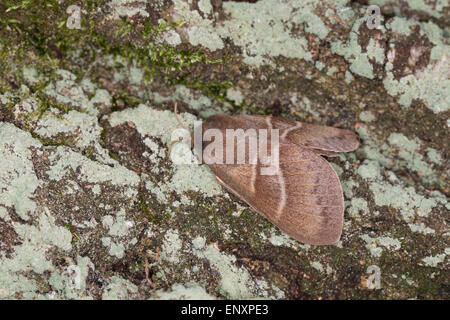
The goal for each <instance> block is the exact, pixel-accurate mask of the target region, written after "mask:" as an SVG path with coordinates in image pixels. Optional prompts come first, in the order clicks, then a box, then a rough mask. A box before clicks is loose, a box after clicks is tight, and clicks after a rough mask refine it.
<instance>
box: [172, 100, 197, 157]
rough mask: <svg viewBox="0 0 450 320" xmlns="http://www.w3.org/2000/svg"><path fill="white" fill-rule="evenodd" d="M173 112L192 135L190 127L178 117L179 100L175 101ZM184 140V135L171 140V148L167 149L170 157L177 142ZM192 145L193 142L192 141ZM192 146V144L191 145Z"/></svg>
mask: <svg viewBox="0 0 450 320" xmlns="http://www.w3.org/2000/svg"><path fill="white" fill-rule="evenodd" d="M173 109H174V110H173V113H174V114H175V119H177V122H178V124H179V125H180V126H182V127H183V129H185V130H187V131H188V132H189V133H190V134H191V135H192V131H191V130H190V129H189V127H188V126H187V125H186V124H184V123H183V121H181V120H180V118H179V117H178V102H175V105H174V108H173ZM181 141H183V137H179V138H178V139H176V140H173V141H171V142H170V145H169V150H168V151H167V156H168V157H169V158H170V153H171V152H172V147H173V145H174V144H175V143H178V142H181ZM191 145H192V142H191ZM191 147H192V146H191Z"/></svg>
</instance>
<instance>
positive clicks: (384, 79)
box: [0, 0, 450, 299]
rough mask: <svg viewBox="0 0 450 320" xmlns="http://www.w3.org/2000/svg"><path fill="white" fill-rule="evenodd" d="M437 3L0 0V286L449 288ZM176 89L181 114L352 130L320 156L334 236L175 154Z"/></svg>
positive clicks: (4, 294) (356, 292) (448, 86)
mask: <svg viewBox="0 0 450 320" xmlns="http://www.w3.org/2000/svg"><path fill="white" fill-rule="evenodd" d="M370 4H371V5H377V6H379V8H380V12H381V13H382V15H381V17H380V25H379V26H378V27H376V28H373V29H372V28H370V26H369V25H368V23H367V22H368V20H369V19H371V17H372V15H371V13H367V6H368V5H370ZM70 5H76V6H78V8H79V9H80V17H81V28H80V29H77V28H72V26H73V25H71V24H70V23H69V22H71V21H72V20H70V19H74V18H75V17H74V16H70V15H69V13H67V11H66V10H67V8H68V7H69V6H70ZM449 10H450V5H449V3H448V1H431V0H421V1H407V2H406V1H394V0H392V1H378V0H376V1H375V0H374V1H369V3H368V4H367V1H346V0H340V1H319V0H317V1H316V0H310V1H288V0H284V1H276V0H259V1H239V2H234V1H221V0H191V1H187V0H173V1H171V0H159V1H137V0H97V1H94V0H83V1H78V2H77V1H69V2H68V3H66V2H64V4H60V3H59V2H57V1H51V0H47V1H3V2H2V3H0V154H1V159H2V160H1V161H0V234H1V236H0V298H31V299H35V298H49V299H60V298H75V299H82V298H87V299H101V298H103V299H117V298H118V299H126V298H133V299H148V298H154V299H183V298H187V299H189V298H200V299H217V298H219V299H223V298H254V297H265V298H273V299H317V298H323V299H361V298H362V299H366V298H380V299H404V298H419V299H448V298H449V293H448V287H449V278H450V277H449V276H450V273H449V255H450V244H449V235H450V234H449V231H448V224H449V214H448V213H449V209H450V204H449V202H448V195H449V192H450V190H449V187H448V186H449V175H448V174H449V166H448V160H447V159H448V150H449V139H448V128H449V120H448V116H449V112H450V111H449V106H450V63H449V61H450V60H449V59H450V46H449V40H448V35H449V25H448V21H450V19H449V18H450V14H449ZM69 20H70V21H69ZM68 21H69V22H68ZM175 102H177V103H178V106H179V109H180V111H181V118H182V120H183V121H184V122H185V123H186V124H188V125H192V124H193V122H194V121H195V120H201V119H204V118H205V117H207V116H209V115H211V114H214V113H219V112H220V113H227V114H239V113H256V114H273V115H277V116H282V117H286V118H290V119H295V120H299V121H304V122H309V123H316V124H326V125H335V126H339V127H342V128H348V129H352V130H355V131H356V132H358V134H359V135H360V138H361V142H362V144H361V147H360V148H359V149H358V150H356V151H355V152H353V153H348V154H343V155H341V156H339V157H337V158H330V159H328V160H329V161H330V162H331V163H332V165H333V167H334V168H335V170H336V172H337V173H338V175H339V176H340V179H341V182H342V186H343V190H344V196H345V204H346V210H345V223H344V230H343V236H342V238H341V241H340V242H339V243H337V244H336V245H333V246H325V247H316V246H309V245H304V244H301V243H298V242H296V241H294V240H292V239H290V238H289V237H287V236H286V235H284V234H283V233H282V232H280V231H279V230H278V229H277V228H276V227H274V226H273V225H271V224H270V223H269V222H268V221H267V220H265V219H264V218H263V217H261V216H259V215H258V214H257V213H255V212H253V211H252V210H251V209H250V208H249V207H248V206H247V205H246V204H245V203H243V202H241V201H240V200H239V199H237V198H236V197H235V196H233V195H231V194H229V193H227V192H226V191H225V190H224V189H223V188H221V187H220V185H219V184H218V183H217V182H216V181H215V179H214V176H213V175H212V173H211V172H210V171H209V169H208V168H207V166H204V165H200V166H199V165H177V164H174V163H172V162H171V161H170V159H169V158H168V155H167V152H168V148H169V145H170V142H171V141H172V140H173V136H172V133H173V132H174V131H175V130H176V129H177V128H178V127H179V124H178V122H177V121H176V119H175V117H174V114H173V106H174V103H175ZM181 147H182V145H180V144H178V145H174V147H173V153H174V154H177V152H181V150H180V148H181ZM377 279H378V280H379V283H377V281H376V280H377Z"/></svg>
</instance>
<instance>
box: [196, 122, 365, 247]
mask: <svg viewBox="0 0 450 320" xmlns="http://www.w3.org/2000/svg"><path fill="white" fill-rule="evenodd" d="M195 131H197V133H198V131H200V135H199V134H196V132H195ZM208 132H209V134H207V133H208ZM236 132H237V133H236ZM212 133H214V134H212ZM255 134H256V138H257V139H256V140H257V143H254V142H255V141H254V140H253V141H252V138H254V137H255ZM191 135H192V136H191V139H193V140H194V149H195V151H196V153H197V155H201V157H203V159H202V160H203V161H204V163H206V164H208V166H209V167H210V169H211V170H212V172H213V173H214V175H215V176H216V179H217V180H218V182H219V183H220V184H221V185H222V186H224V187H225V188H226V189H227V190H228V191H230V192H232V193H233V194H235V195H236V196H237V197H238V198H240V199H241V200H243V201H244V202H246V203H247V204H248V205H249V206H251V207H252V208H253V209H254V210H255V211H256V212H258V213H260V214H261V215H263V216H264V217H266V218H267V219H268V220H269V221H271V222H272V223H273V224H274V225H275V226H277V227H278V228H279V229H281V230H282V231H283V232H285V233H286V234H287V235H289V236H290V237H292V238H293V239H295V240H297V241H299V242H302V243H306V244H312V245H329V244H333V243H336V242H337V241H339V239H340V237H341V233H342V227H343V219H344V197H343V193H342V187H341V183H340V181H339V177H338V175H337V174H336V172H335V171H334V170H333V168H332V167H331V165H330V164H329V163H328V162H327V161H326V160H325V158H323V157H322V156H327V157H333V156H336V155H337V154H338V153H339V152H349V151H353V150H356V149H357V148H358V146H359V137H358V135H357V134H355V133H354V132H353V131H350V130H345V129H339V128H334V127H329V126H321V125H313V124H307V123H302V122H297V121H293V120H288V119H284V118H279V117H272V116H258V115H236V116H227V115H213V116H210V117H209V118H207V119H206V120H205V121H203V122H202V123H201V125H200V128H194V133H191ZM258 138H259V141H258ZM199 139H200V140H201V141H200V142H199V141H198V140H199ZM261 142H262V143H261ZM264 143H265V144H266V146H265V148H262V147H261V146H262V145H263V144H264ZM274 146H276V148H274ZM262 149H265V150H263V151H265V152H266V156H265V157H264V156H261V153H260V152H258V151H261V150H262ZM242 150H244V151H245V154H244V155H239V153H242ZM262 153H264V152H262ZM231 154H233V156H234V157H231ZM268 155H270V156H268ZM267 159H270V160H271V161H267ZM229 160H234V161H229Z"/></svg>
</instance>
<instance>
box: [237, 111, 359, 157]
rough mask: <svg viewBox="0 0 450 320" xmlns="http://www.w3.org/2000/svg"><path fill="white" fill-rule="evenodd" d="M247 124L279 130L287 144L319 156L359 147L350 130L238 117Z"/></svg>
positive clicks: (246, 116)
mask: <svg viewBox="0 0 450 320" xmlns="http://www.w3.org/2000/svg"><path fill="white" fill-rule="evenodd" d="M240 117H241V118H242V119H245V120H246V121H247V122H251V123H252V124H253V125H255V123H256V124H259V126H264V125H268V126H269V127H272V128H273V129H279V130H280V137H281V138H282V139H283V140H286V141H287V142H291V143H294V144H297V145H299V146H303V147H305V148H310V149H314V150H316V151H317V153H319V154H323V155H326V156H336V153H338V152H349V151H353V150H356V149H357V148H358V147H359V137H358V135H357V134H356V133H354V132H353V131H351V130H346V129H339V128H334V127H329V126H320V125H314V124H308V123H303V122H298V121H294V120H289V119H283V118H278V117H263V116H251V115H244V116H240Z"/></svg>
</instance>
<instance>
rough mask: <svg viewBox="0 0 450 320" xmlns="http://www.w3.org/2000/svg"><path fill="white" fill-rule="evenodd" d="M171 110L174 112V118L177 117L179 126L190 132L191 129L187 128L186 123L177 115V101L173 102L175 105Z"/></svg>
mask: <svg viewBox="0 0 450 320" xmlns="http://www.w3.org/2000/svg"><path fill="white" fill-rule="evenodd" d="M173 112H174V113H175V118H176V119H177V122H178V123H179V124H180V126H182V127H183V128H184V129H186V130H187V131H189V132H191V130H190V129H189V127H188V126H187V125H185V124H184V123H183V122H182V121H181V120H180V118H179V117H178V102H175V106H174V110H173Z"/></svg>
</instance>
